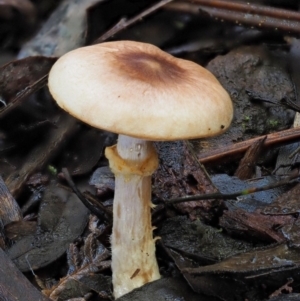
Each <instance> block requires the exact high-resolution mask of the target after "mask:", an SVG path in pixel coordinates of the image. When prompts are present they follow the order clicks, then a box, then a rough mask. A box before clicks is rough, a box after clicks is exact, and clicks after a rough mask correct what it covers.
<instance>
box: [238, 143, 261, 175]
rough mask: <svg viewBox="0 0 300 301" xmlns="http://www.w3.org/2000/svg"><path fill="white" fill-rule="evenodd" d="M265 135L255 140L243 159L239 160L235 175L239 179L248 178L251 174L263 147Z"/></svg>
mask: <svg viewBox="0 0 300 301" xmlns="http://www.w3.org/2000/svg"><path fill="white" fill-rule="evenodd" d="M266 138H267V137H264V138H262V139H260V140H258V141H255V142H254V143H253V144H252V145H251V146H250V147H249V148H248V150H247V151H246V153H245V155H244V157H243V159H242V160H241V161H240V163H239V166H238V168H237V170H236V171H235V174H234V175H235V176H236V177H238V178H239V179H241V180H247V179H250V178H251V177H252V175H253V172H254V168H255V165H256V162H257V159H258V157H259V155H260V154H261V151H262V149H263V144H264V142H265V140H266Z"/></svg>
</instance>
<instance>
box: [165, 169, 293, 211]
mask: <svg viewBox="0 0 300 301" xmlns="http://www.w3.org/2000/svg"><path fill="white" fill-rule="evenodd" d="M298 177H299V170H297V172H296V173H292V174H291V175H290V176H288V177H287V178H285V179H283V180H281V181H278V182H276V183H271V184H268V185H264V186H261V187H250V188H247V189H244V190H241V191H237V192H233V193H229V194H223V193H219V192H217V193H209V194H197V195H189V196H184V197H179V198H174V199H169V200H166V201H165V205H167V206H168V205H174V204H178V203H184V202H189V201H196V200H210V199H212V200H216V199H234V198H236V197H239V196H244V195H248V194H251V193H255V192H259V191H265V190H270V189H274V188H277V187H280V186H284V185H287V184H291V183H292V181H293V180H296V179H297V178H298Z"/></svg>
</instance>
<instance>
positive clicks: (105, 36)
mask: <svg viewBox="0 0 300 301" xmlns="http://www.w3.org/2000/svg"><path fill="white" fill-rule="evenodd" d="M171 1H173V0H162V1H160V2H158V3H156V4H154V5H153V6H151V7H150V8H148V9H146V10H145V11H143V12H142V13H140V14H138V15H137V16H135V17H133V18H131V19H129V20H126V19H125V18H122V19H121V20H120V21H119V22H118V23H117V24H116V25H114V26H113V27H112V28H111V29H109V30H108V31H107V32H106V33H104V34H103V35H102V36H101V37H99V38H98V39H97V40H95V41H94V43H93V44H98V43H102V42H104V41H106V40H107V39H109V38H111V37H112V36H114V35H115V34H117V33H119V32H121V31H122V30H124V29H126V28H127V27H129V26H130V25H133V24H134V23H136V22H138V21H141V20H142V19H143V18H144V17H146V16H148V15H150V14H152V13H153V12H155V11H156V10H158V9H159V8H161V7H163V6H164V5H166V4H167V3H169V2H171Z"/></svg>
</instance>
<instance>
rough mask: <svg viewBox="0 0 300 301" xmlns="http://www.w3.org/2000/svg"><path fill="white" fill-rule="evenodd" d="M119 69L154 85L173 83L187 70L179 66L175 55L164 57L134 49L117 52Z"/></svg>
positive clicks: (133, 77) (127, 74)
mask: <svg viewBox="0 0 300 301" xmlns="http://www.w3.org/2000/svg"><path fill="white" fill-rule="evenodd" d="M116 60H117V63H118V65H119V70H120V72H122V73H125V74H126V76H129V77H131V78H132V79H136V80H139V81H143V82H148V83H150V84H153V85H160V84H166V83H173V84H174V81H176V80H181V79H182V78H183V77H184V73H185V71H184V70H183V69H182V68H181V67H179V66H178V64H177V63H176V61H175V60H173V57H171V56H170V57H166V56H165V55H164V56H163V57H162V56H160V55H157V54H156V55H154V54H151V53H141V52H138V53H137V51H134V50H130V51H127V52H126V53H122V54H117V56H116Z"/></svg>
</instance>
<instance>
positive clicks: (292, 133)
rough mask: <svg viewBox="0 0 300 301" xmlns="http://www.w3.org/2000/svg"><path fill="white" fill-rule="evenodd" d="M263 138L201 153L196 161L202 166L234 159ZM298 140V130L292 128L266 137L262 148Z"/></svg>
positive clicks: (299, 135) (299, 129)
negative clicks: (229, 158) (228, 158)
mask: <svg viewBox="0 0 300 301" xmlns="http://www.w3.org/2000/svg"><path fill="white" fill-rule="evenodd" d="M263 137H265V136H260V137H256V138H253V139H249V140H246V141H243V142H238V143H235V144H232V145H227V146H224V147H220V148H218V149H215V150H209V151H207V152H202V153H200V154H199V155H198V160H200V162H201V163H202V164H205V163H210V162H213V161H217V160H221V159H222V160H223V159H225V158H227V157H229V156H230V157H231V158H234V156H235V155H237V154H242V153H244V152H245V151H246V150H247V149H248V148H249V147H250V145H252V144H253V143H255V142H257V141H258V140H260V139H261V138H263ZM299 138H300V128H292V129H288V130H284V131H279V132H276V133H272V134H269V135H267V138H266V140H265V142H264V144H263V147H264V148H265V147H271V146H279V145H282V144H289V143H293V142H295V141H298V140H299Z"/></svg>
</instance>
